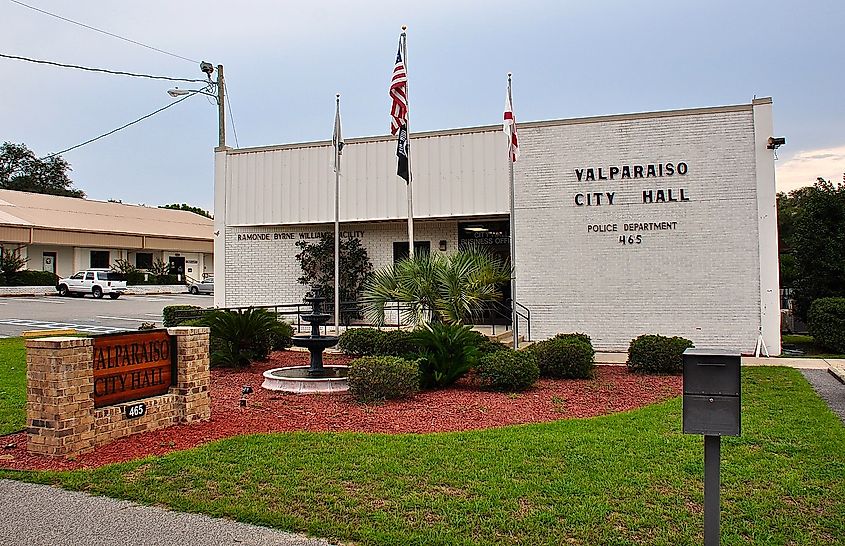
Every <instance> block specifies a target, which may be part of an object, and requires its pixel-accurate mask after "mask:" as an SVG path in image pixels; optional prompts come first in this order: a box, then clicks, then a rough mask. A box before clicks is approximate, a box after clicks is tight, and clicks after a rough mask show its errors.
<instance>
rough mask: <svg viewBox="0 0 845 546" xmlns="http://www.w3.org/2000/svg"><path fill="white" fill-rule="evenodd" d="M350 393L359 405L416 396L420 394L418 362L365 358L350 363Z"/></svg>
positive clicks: (396, 358)
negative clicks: (360, 403)
mask: <svg viewBox="0 0 845 546" xmlns="http://www.w3.org/2000/svg"><path fill="white" fill-rule="evenodd" d="M348 378H349V392H350V393H351V394H352V396H354V397H355V399H356V400H358V401H359V402H378V401H382V400H393V399H395V398H406V397H408V396H413V395H414V394H416V393H417V392H419V390H420V368H419V366H418V365H417V363H416V362H412V361H410V360H405V359H404V358H399V357H396V356H365V357H362V358H359V359H357V360H353V361H352V362H350V363H349V375H348Z"/></svg>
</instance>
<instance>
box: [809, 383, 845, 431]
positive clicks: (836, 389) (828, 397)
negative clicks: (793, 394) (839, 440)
mask: <svg viewBox="0 0 845 546" xmlns="http://www.w3.org/2000/svg"><path fill="white" fill-rule="evenodd" d="M801 373H802V374H804V377H805V378H806V379H807V381H809V382H810V385H812V386H813V388H814V389H816V392H817V393H818V394H819V396H821V397H822V400H824V401H825V402H827V405H828V406H830V409H831V410H833V413H835V414H836V415H838V416H839V419H841V420H842V424H843V425H845V385H843V384H842V383H840V382H839V381H838V380H837V379H836V378H835V377H833V376H832V375H830V373H829V372H828V371H827V370H801Z"/></svg>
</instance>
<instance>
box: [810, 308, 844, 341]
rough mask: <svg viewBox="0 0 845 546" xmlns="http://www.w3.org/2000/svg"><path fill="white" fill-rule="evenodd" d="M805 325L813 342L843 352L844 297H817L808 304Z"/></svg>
mask: <svg viewBox="0 0 845 546" xmlns="http://www.w3.org/2000/svg"><path fill="white" fill-rule="evenodd" d="M807 320H808V323H807V327H808V328H809V330H810V334H812V336H813V339H814V340H815V342H816V343H817V344H819V345H821V346H822V347H825V348H826V349H828V350H830V351H834V352H836V353H845V298H819V299H817V300H813V303H812V304H810V311H809V312H808V313H807Z"/></svg>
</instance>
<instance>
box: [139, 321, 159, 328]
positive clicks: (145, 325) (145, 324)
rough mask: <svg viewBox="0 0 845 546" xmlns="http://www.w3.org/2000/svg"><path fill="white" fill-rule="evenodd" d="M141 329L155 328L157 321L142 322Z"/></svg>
mask: <svg viewBox="0 0 845 546" xmlns="http://www.w3.org/2000/svg"><path fill="white" fill-rule="evenodd" d="M138 329H139V330H155V329H156V323H155V322H142V323H141V325H140V326H138Z"/></svg>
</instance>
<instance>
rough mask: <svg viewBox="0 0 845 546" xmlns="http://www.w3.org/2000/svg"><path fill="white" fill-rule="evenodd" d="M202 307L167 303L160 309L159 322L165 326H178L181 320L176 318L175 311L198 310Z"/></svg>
mask: <svg viewBox="0 0 845 546" xmlns="http://www.w3.org/2000/svg"><path fill="white" fill-rule="evenodd" d="M200 309H202V307H199V306H196V305H168V306H167V307H165V308H164V309H162V311H161V319H162V320H161V323H162V325H163V326H164V327H165V328H167V327H169V326H179V325H180V323H181V322H184V321H181V322H180V320H179V319H177V318H176V311H189V310H197V311H198V310H200ZM185 320H187V319H185Z"/></svg>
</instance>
